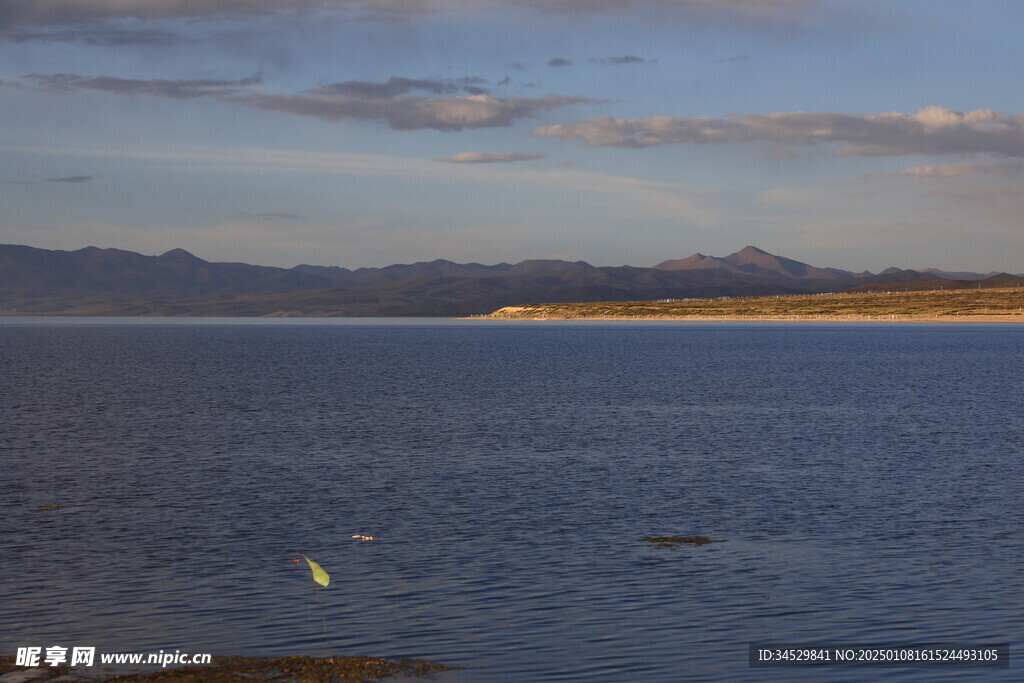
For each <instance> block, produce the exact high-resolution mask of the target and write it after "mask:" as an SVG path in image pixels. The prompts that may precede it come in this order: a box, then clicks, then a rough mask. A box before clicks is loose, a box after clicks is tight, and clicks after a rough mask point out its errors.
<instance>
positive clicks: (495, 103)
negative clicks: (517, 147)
mask: <svg viewBox="0 0 1024 683" xmlns="http://www.w3.org/2000/svg"><path fill="white" fill-rule="evenodd" d="M222 99H223V100H225V101H228V102H235V103H238V104H247V105H250V106H253V107H256V108H257V109H264V110H268V111H278V112H284V113H286V114H295V115H298V116H315V117H317V118H321V119H323V120H325V121H338V120H342V119H357V120H363V121H381V122H384V123H386V124H387V125H388V126H389V127H390V128H392V129H394V130H420V129H424V128H432V129H434V130H442V131H459V130H463V129H465V128H492V127H503V126H511V125H513V124H514V123H515V122H516V121H518V120H520V119H523V118H527V117H530V116H534V115H536V114H537V113H539V112H541V111H545V110H548V109H556V108H558V107H566V106H569V105H572V104H579V103H583V102H594V100H591V99H589V98H586V97H577V96H567V95H547V96H546V97H507V98H502V97H494V96H493V95H466V96H459V97H396V98H384V99H371V98H351V97H319V96H310V95H264V94H251V95H238V96H230V97H224V98H222Z"/></svg>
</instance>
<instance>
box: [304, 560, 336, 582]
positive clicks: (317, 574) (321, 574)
mask: <svg viewBox="0 0 1024 683" xmlns="http://www.w3.org/2000/svg"><path fill="white" fill-rule="evenodd" d="M303 557H306V556H305V555H303ZM306 562H308V563H309V568H310V569H312V570H313V580H314V581H316V582H317V583H318V584H320V585H321V586H326V585H327V584H329V583H330V582H331V577H330V576H329V575H328V574H327V572H325V571H324V568H323V567H321V566H320V565H318V564H317V563H316V562H314V561H313V560H311V559H309V558H308V557H306Z"/></svg>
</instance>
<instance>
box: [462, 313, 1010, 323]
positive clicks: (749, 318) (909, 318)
mask: <svg viewBox="0 0 1024 683" xmlns="http://www.w3.org/2000/svg"><path fill="white" fill-rule="evenodd" d="M460 320H533V321H544V320H576V321H580V322H586V321H614V320H622V321H626V320H640V321H647V322H651V321H654V322H657V321H667V322H851V323H866V322H870V323H896V322H899V323H1024V315H942V316H917V315H683V316H673V315H649V316H643V315H585V316H570V315H565V316H558V315H550V316H539V317H531V316H523V317H519V316H511V315H508V316H505V315H493V314H491V315H482V316H476V317H472V318H460Z"/></svg>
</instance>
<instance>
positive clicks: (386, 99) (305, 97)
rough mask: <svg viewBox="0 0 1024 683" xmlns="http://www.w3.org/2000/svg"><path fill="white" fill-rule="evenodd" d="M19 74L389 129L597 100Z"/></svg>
mask: <svg viewBox="0 0 1024 683" xmlns="http://www.w3.org/2000/svg"><path fill="white" fill-rule="evenodd" d="M23 78H24V80H25V81H27V82H30V83H33V84H34V85H35V86H37V87H39V88H43V89H45V90H50V91H53V92H59V93H69V92H73V91H76V90H98V91H101V92H107V93H113V94H117V95H147V96H150V97H170V98H176V99H191V98H197V97H216V98H217V99H219V100H221V101H222V102H229V103H233V104H236V105H245V106H250V107H254V108H256V109H262V110H265V111H276V112H283V113H286V114H293V115H296V116H313V117H317V118H320V119H323V120H324V121H341V120H357V121H377V122H381V123H384V124H386V125H387V126H388V127H390V128H391V129H393V130H423V129H433V130H440V131H460V130H464V129H466V128H495V127H504V126H511V125H513V124H514V123H516V122H517V121H519V120H521V119H524V118H529V117H531V116H536V115H537V114H539V113H541V112H543V111H547V110H550V109H557V108H559V107H566V106H569V105H573V104H580V103H585V102H598V101H599V100H593V99H590V98H587V97H580V96H571V95H547V96H545V97H495V96H493V95H490V94H487V93H486V92H478V91H482V90H483V88H480V87H479V86H478V85H476V84H477V83H485V82H486V81H484V80H483V79H481V78H478V77H472V76H471V77H466V78H460V79H455V80H416V79H410V78H400V77H393V78H390V79H388V80H387V81H384V82H382V83H375V82H372V81H344V82H340V83H333V84H329V85H323V86H318V87H316V88H313V89H312V90H307V91H305V92H302V93H299V94H279V93H278V94H275V93H263V92H253V91H252V89H253V87H254V86H258V85H261V84H262V83H263V80H262V79H261V78H260V77H259V76H250V77H248V78H242V79H238V80H218V79H190V80H167V79H159V78H158V79H149V80H143V79H130V78H117V77H114V76H80V75H76V74H35V73H34V74H28V75H27V76H24V77H23ZM12 85H14V84H12ZM412 91H427V92H430V93H436V94H447V93H452V92H460V91H461V92H472V93H477V94H469V95H453V96H450V97H443V96H442V97H427V96H410V97H399V95H402V94H405V93H408V92H412Z"/></svg>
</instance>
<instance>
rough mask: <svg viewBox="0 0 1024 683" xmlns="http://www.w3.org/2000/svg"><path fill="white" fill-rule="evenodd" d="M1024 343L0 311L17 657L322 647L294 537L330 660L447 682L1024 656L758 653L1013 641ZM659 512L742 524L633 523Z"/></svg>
mask: <svg viewBox="0 0 1024 683" xmlns="http://www.w3.org/2000/svg"><path fill="white" fill-rule="evenodd" d="M1022 352H1024V327H1014V326H1004V325H970V324H963V325H927V324H916V325H903V324H824V323H819V324H800V323H785V324H778V323H762V324H747V323H672V322H661V323H635V322H627V323H555V322H547V323H543V322H520V321H515V322H494V321H452V320H437V319H423V320H408V319H392V320H359V319H353V320H315V319H314V320H310V319H302V320H296V319H286V320H274V321H268V320H262V319H261V320H244V321H231V320H223V319H213V320H188V319H178V320H159V319H135V320H131V319H129V320H117V319H111V320H103V319H57V318H47V319H42V318H36V319H32V318H0V360H2V367H3V377H2V380H0V381H2V387H3V389H2V392H0V429H2V431H3V438H2V440H0V454H2V460H0V463H2V470H0V490H2V491H3V495H2V499H0V500H2V503H0V505H2V515H0V572H2V573H0V655H13V654H14V651H15V649H16V648H17V647H19V646H26V645H35V646H44V647H45V646H49V645H55V644H60V645H64V646H72V645H88V646H96V647H97V648H98V649H99V650H100V651H108V652H113V651H137V652H149V651H157V650H161V649H162V650H165V651H170V650H174V649H180V650H182V651H188V652H209V653H212V654H213V656H214V659H215V660H216V658H217V657H218V656H227V655H235V654H251V655H277V654H308V655H314V656H321V655H325V654H326V646H325V644H324V636H323V631H322V625H321V617H320V611H319V608H318V604H317V600H316V594H315V592H314V590H313V583H312V581H311V580H310V572H309V569H308V568H307V567H306V566H305V565H304V563H301V564H296V563H294V562H293V561H292V560H293V559H295V558H297V557H298V554H297V552H298V551H301V552H304V553H306V554H308V555H309V556H310V557H311V558H312V559H314V560H316V561H317V562H319V563H320V564H321V565H322V566H323V567H324V569H326V570H327V571H328V572H329V573H330V574H331V577H332V580H331V584H330V586H329V587H327V588H325V589H323V590H321V591H320V593H319V595H320V598H321V599H322V600H323V605H324V609H325V612H326V618H327V623H328V625H329V627H330V630H331V635H332V639H333V641H334V651H335V653H337V654H351V655H355V654H361V655H372V656H384V657H422V658H427V659H432V660H436V661H440V662H443V663H446V664H457V665H462V666H464V667H466V668H465V669H464V670H463V671H461V672H456V673H451V674H445V675H443V676H442V677H441V678H442V680H452V681H562V680H565V681H569V680H588V681H590V680H592V681H633V680H637V681H638V680H644V681H674V680H731V681H747V680H750V681H755V680H757V681H760V680H850V681H855V680H865V679H867V678H873V677H877V676H879V675H884V676H885V677H886V678H893V679H897V680H921V681H925V680H935V679H936V678H940V677H943V676H945V677H949V678H951V679H952V678H954V677H955V678H957V679H958V680H960V679H965V680H1006V681H1010V680H1020V679H1021V678H1022V671H1021V669H1022V668H1024V666H1022V665H1020V664H1019V663H1017V662H1013V663H1012V664H1011V669H1009V670H1006V669H1003V670H987V671H975V672H971V671H964V670H959V669H951V670H949V671H939V670H936V669H881V670H865V669H829V670H827V671H822V670H802V669H792V668H790V669H775V670H763V669H754V670H752V669H750V668H749V667H748V663H747V646H748V644H749V643H751V642H761V641H776V642H782V641H790V642H795V643H811V642H836V643H897V642H934V641H960V642H966V643H995V642H998V643H1005V642H1009V643H1010V644H1011V648H1014V647H1016V646H1017V645H1018V644H1019V643H1021V642H1022V640H1024V611H1022V608H1021V601H1020V591H1021V586H1022V585H1024V523H1022V522H1024V494H1022V490H1024V457H1022V456H1024V417H1022V416H1024V400H1022V398H1021V388H1022V387H1024V362H1022ZM49 505H60V506H63V507H62V508H59V509H39V506H49ZM353 534H365V535H372V536H375V537H377V538H376V540H373V541H366V542H364V541H359V540H357V539H353V538H352V535H353ZM670 535H684V536H686V535H702V536H708V537H710V538H712V539H715V540H722V541H724V542H721V543H712V544H707V545H701V546H683V547H677V548H661V547H655V546H652V545H651V544H649V543H645V542H642V541H640V540H639V539H640V538H642V537H646V536H670Z"/></svg>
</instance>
